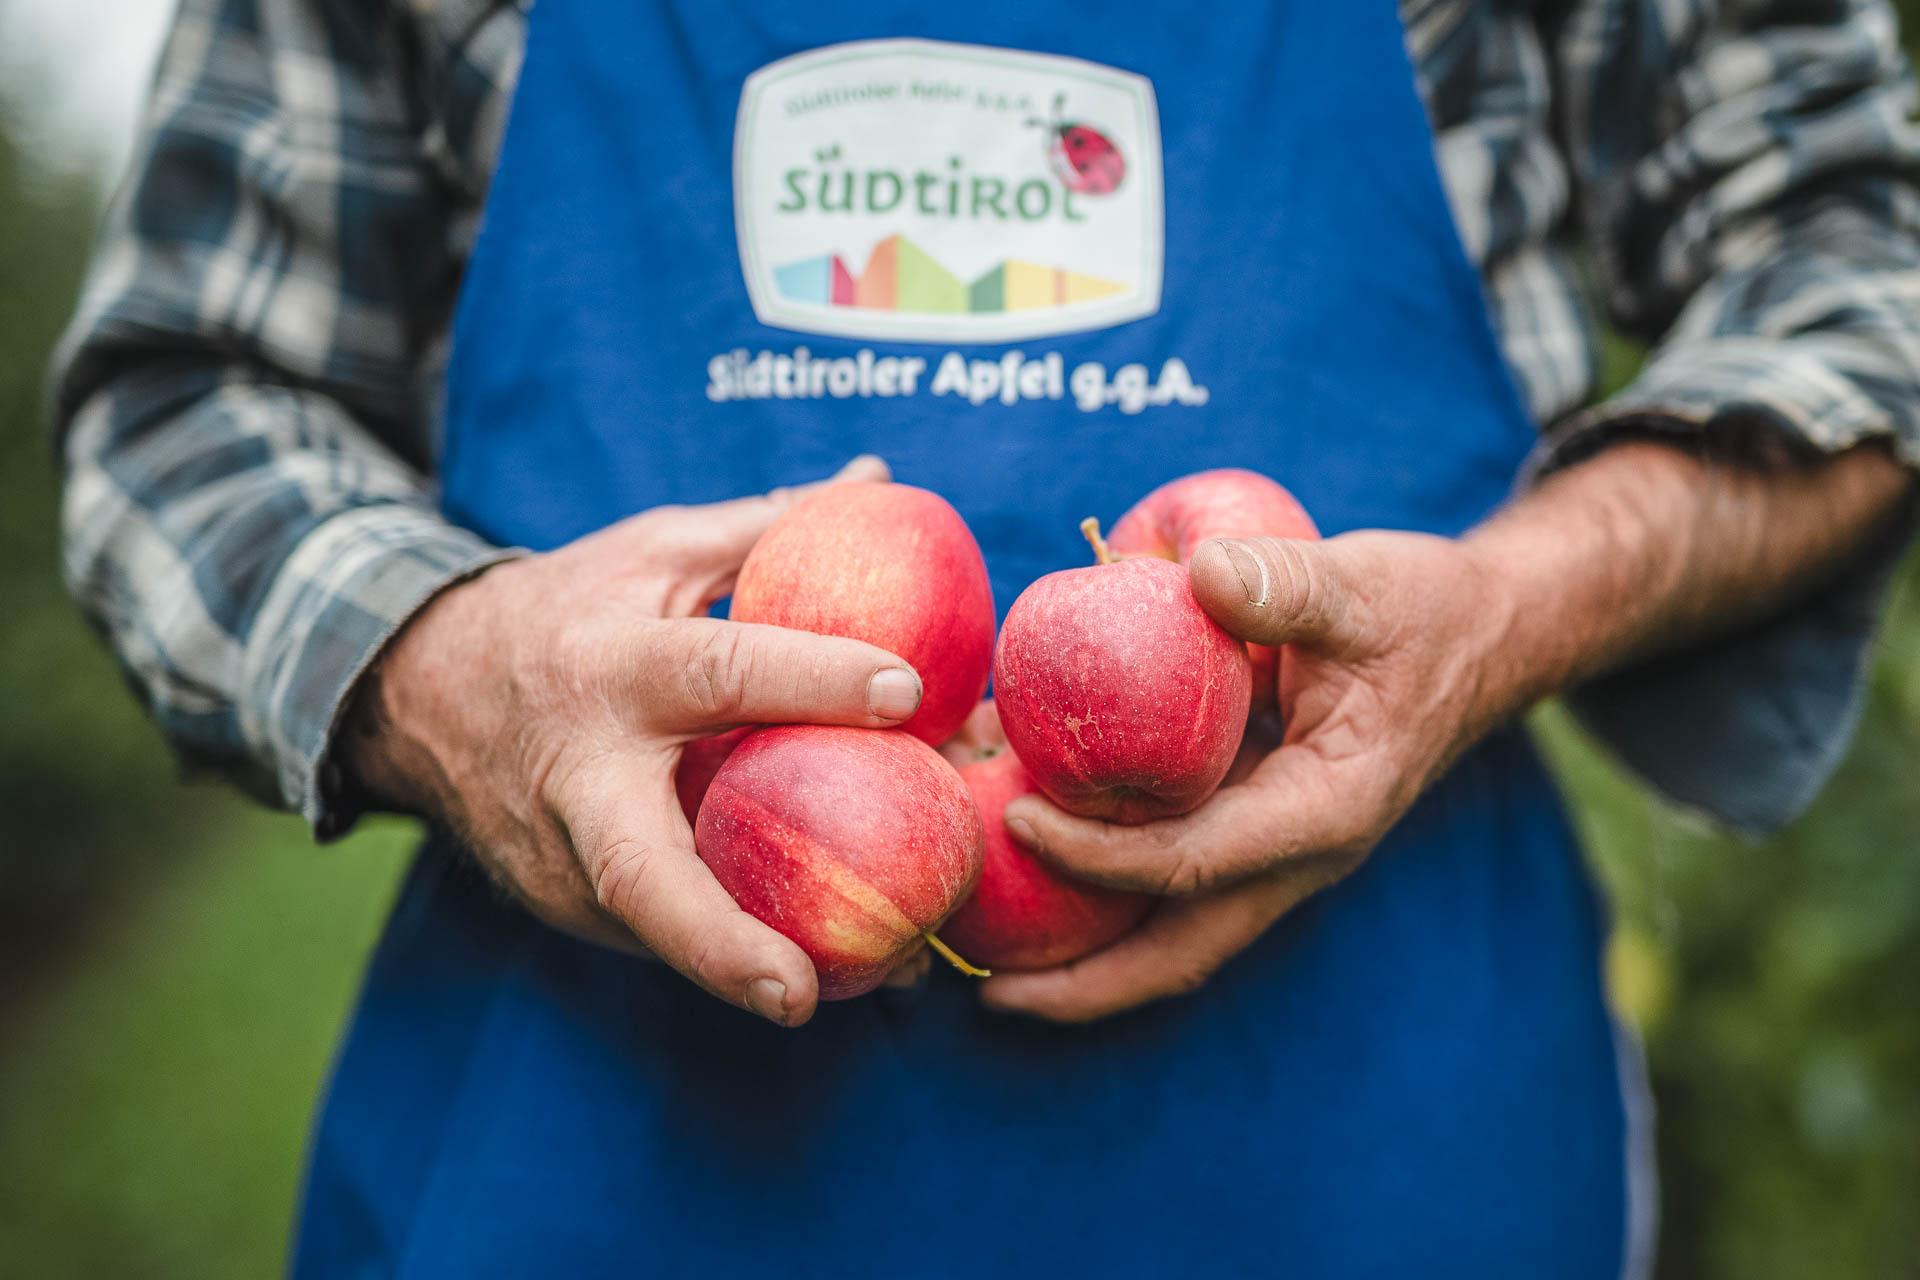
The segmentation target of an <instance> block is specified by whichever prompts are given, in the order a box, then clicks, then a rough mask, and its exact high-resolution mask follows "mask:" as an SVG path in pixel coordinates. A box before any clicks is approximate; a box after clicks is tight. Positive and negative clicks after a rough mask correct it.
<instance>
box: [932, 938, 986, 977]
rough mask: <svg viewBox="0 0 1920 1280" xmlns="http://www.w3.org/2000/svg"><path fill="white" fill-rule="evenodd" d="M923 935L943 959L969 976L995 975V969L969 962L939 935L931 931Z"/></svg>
mask: <svg viewBox="0 0 1920 1280" xmlns="http://www.w3.org/2000/svg"><path fill="white" fill-rule="evenodd" d="M923 936H924V937H925V938H926V940H927V945H928V946H930V947H932V948H933V949H934V950H935V951H938V952H939V953H940V957H941V959H943V960H945V961H946V962H947V963H948V964H950V965H952V966H953V967H954V968H956V969H958V970H959V971H960V972H962V973H964V974H966V975H967V976H968V977H969V978H991V977H992V976H993V970H991V969H982V968H981V967H980V966H979V965H974V964H968V963H967V962H966V961H965V960H962V959H961V958H960V955H959V953H958V952H956V951H955V950H954V949H953V948H952V947H950V946H948V945H947V944H946V943H944V942H942V941H940V939H939V937H938V936H937V935H935V934H933V933H931V932H929V933H927V934H925V935H923Z"/></svg>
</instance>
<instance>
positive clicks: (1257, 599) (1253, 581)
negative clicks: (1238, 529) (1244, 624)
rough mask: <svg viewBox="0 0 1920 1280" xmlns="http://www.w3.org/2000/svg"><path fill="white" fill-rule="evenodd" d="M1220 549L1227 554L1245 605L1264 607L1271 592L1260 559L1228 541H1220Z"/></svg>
mask: <svg viewBox="0 0 1920 1280" xmlns="http://www.w3.org/2000/svg"><path fill="white" fill-rule="evenodd" d="M1220 549H1221V550H1222V551H1224V552H1226V553H1227V563H1228V564H1230V565H1232V566H1233V572H1234V576H1235V577H1237V578H1239V579H1240V589H1241V590H1242V591H1244V592H1245V593H1246V596H1247V603H1248V604H1251V605H1264V604H1266V602H1267V596H1268V594H1269V593H1270V592H1271V591H1272V589H1273V587H1272V584H1271V583H1270V582H1269V581H1268V580H1267V566H1266V564H1265V563H1264V562H1262V561H1261V559H1260V558H1259V557H1258V556H1256V555H1254V554H1253V553H1252V552H1251V551H1248V550H1247V549H1246V548H1245V547H1243V546H1241V545H1240V544H1239V543H1237V542H1233V541H1231V540H1229V539H1225V538H1223V539H1221V540H1220Z"/></svg>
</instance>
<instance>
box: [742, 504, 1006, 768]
mask: <svg viewBox="0 0 1920 1280" xmlns="http://www.w3.org/2000/svg"><path fill="white" fill-rule="evenodd" d="M732 616H733V617H734V618H735V619H737V620H738V621H741V622H768V623H772V624H774V625H775V626H781V627H797V628H799V629H800V630H802V631H813V632H817V633H819V634H821V635H833V636H849V637H851V638H853V639H855V640H865V641H866V642H867V643H869V644H875V645H879V646H880V647H881V648H882V649H885V650H887V651H888V652H890V653H894V654H897V655H898V656H900V657H901V658H903V659H905V660H906V662H907V663H908V665H910V666H911V667H912V668H913V669H914V670H915V671H917V672H918V673H919V674H920V683H921V687H922V694H921V699H920V710H919V711H917V712H915V713H914V715H913V718H912V719H910V720H908V721H907V722H906V724H905V725H903V726H902V727H903V728H905V729H906V730H907V732H908V733H911V734H912V735H913V736H914V737H916V738H919V739H920V740H921V741H923V742H929V743H939V742H944V741H945V740H946V739H947V738H949V737H951V736H952V735H953V732H954V730H956V729H958V728H959V727H960V725H961V722H962V721H964V720H965V719H966V718H967V713H968V712H970V711H972V710H973V707H974V704H975V703H977V702H979V701H980V695H981V694H982V693H983V692H985V690H986V687H987V676H988V674H989V673H990V671H991V670H992V665H993V587H992V586H991V584H990V583H989V582H988V581H987V566H986V562H985V561H984V560H982V559H981V558H980V546H979V544H978V543H976V542H975V541H974V540H973V534H972V533H971V532H969V531H968V529H967V526H966V522H965V521H963V520H962V519H961V518H960V513H959V512H957V511H955V510H954V509H953V508H952V507H951V506H950V505H948V503H947V501H946V500H945V499H944V498H941V497H939V496H938V495H937V494H932V493H928V492H927V491H926V490H925V489H915V488H913V487H912V486H910V485H904V484H884V483H874V482H863V483H852V484H833V485H827V486H826V487H825V488H822V489H818V490H816V491H815V492H813V493H811V494H809V495H807V496H806V497H805V498H802V499H801V500H800V501H799V502H797V503H795V504H794V505H793V507H792V508H791V509H790V510H789V511H787V512H786V513H785V514H784V515H782V516H781V517H780V518H779V519H778V520H776V521H774V522H773V527H772V528H770V529H768V530H767V531H766V533H764V534H763V535H761V538H760V541H759V542H758V543H756V544H755V545H754V548H753V551H752V553H751V554H749V555H748V556H747V561H746V563H745V564H744V565H742V566H741V569H740V579H739V581H738V582H737V583H736V584H735V586H734V589H733V612H732Z"/></svg>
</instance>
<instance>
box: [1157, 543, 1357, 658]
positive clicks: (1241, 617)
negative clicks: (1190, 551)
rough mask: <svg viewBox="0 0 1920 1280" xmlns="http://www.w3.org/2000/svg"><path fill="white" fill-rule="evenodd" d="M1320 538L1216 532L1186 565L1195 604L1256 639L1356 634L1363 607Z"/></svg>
mask: <svg viewBox="0 0 1920 1280" xmlns="http://www.w3.org/2000/svg"><path fill="white" fill-rule="evenodd" d="M1331 545H1332V544H1330V543H1325V542H1302V541H1299V540H1297V539H1293V538H1215V539H1213V540H1212V541H1210V542H1203V543H1201V544H1200V549H1199V550H1198V551H1196V552H1194V555H1193V562H1192V564H1190V565H1189V566H1188V568H1187V576H1188V581H1189V582H1190V583H1191V584H1192V586H1193V594H1194V597H1195V598H1196V599H1198V600H1199V601H1200V605H1201V607H1202V608H1204V609H1205V610H1206V611H1207V612H1208V613H1210V614H1212V615H1213V618H1214V620H1215V621H1216V622H1218V623H1219V624H1220V625H1221V626H1223V627H1225V628H1226V629H1227V630H1228V631H1229V632H1230V633H1232V634H1233V635H1235V636H1237V637H1239V638H1240V639H1242V640H1247V641H1251V642H1252V643H1254V644H1263V645H1282V644H1289V643H1295V644H1308V645H1328V644H1331V645H1335V646H1337V645H1339V644H1341V643H1343V642H1346V641H1348V640H1351V639H1353V638H1354V637H1355V636H1357V634H1358V627H1359V621H1360V619H1359V614H1360V609H1359V605H1358V602H1357V601H1356V600H1355V598H1354V595H1353V592H1352V591H1351V589H1350V588H1349V586H1348V584H1347V583H1346V582H1345V580H1344V578H1343V576H1342V574H1341V573H1340V570H1339V563H1340V562H1339V555H1338V552H1337V551H1336V550H1330V549H1329V548H1330V546H1331Z"/></svg>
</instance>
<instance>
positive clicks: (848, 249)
mask: <svg viewBox="0 0 1920 1280" xmlns="http://www.w3.org/2000/svg"><path fill="white" fill-rule="evenodd" d="M1043 111H1045V112H1046V113H1047V114H1044V115H1043V114H1041V113H1042V112H1043ZM1036 128H1037V129H1039V130H1040V133H1041V138H1042V145H1040V146H1035V145H1034V131H1035V129H1036ZM1161 214H1162V207H1161V175H1160V129H1159V118H1158V112H1157V110H1156V108H1155V104H1154V98H1153V86H1152V85H1151V84H1150V83H1149V82H1148V81H1147V80H1146V79H1145V78H1143V77H1141V76H1137V75H1133V74H1131V73H1129V72H1124V71H1117V70H1114V69H1113V68H1110V67H1102V66H1098V65H1096V64H1093V63H1089V62H1082V61H1079V60H1077V59H1073V58H1061V57H1054V56H1051V55H1045V54H1035V53H1024V52H1019V51H1016V50H1010V49H990V48H985V47H982V46H977V45H959V44H945V43H939V42H935V41H925V40H875V41H864V42H859V43H855V44H844V45H835V46H832V47H829V48H826V49H818V50H814V51H812V52H810V53H804V54H799V55H797V56H795V57H791V58H786V59H783V60H781V61H779V62H776V63H773V64H771V65H770V66H766V67H763V68H761V69H760V70H759V71H756V72H755V73H754V74H753V75H751V76H749V77H748V78H747V82H746V86H745V88H744V90H743V91H742V93H741V98H740V116H739V122H738V125H737V128H736V132H735V137H734V216H735V224H736V230H737V232H738V235H739V240H740V263H741V268H742V270H743V271H744V273H745V275H746V282H747V292H748V295H749V296H750V297H751V298H752V300H753V309H754V314H755V315H756V316H758V317H759V318H760V320H761V321H762V322H763V323H765V324H769V325H774V326H777V327H779V328H784V329H794V330H799V331H800V332H803V333H823V334H834V335H838V336H842V337H853V338H879V339H887V338H893V339H907V340H918V341H931V342H943V341H944V342H1002V341H1012V340H1015V339H1021V338H1030V337H1036V336H1041V335H1045V334H1057V333H1075V332H1080V331H1083V330H1087V329H1098V328H1105V327H1107V326H1109V325H1115V324H1121V323H1123V322H1125V321H1128V320H1136V319H1139V318H1140V317H1142V316H1148V315H1152V314H1153V313H1154V312H1155V311H1157V310H1158V309H1159V306H1160V278H1161V258H1162V251H1163V242H1162V226H1161Z"/></svg>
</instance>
